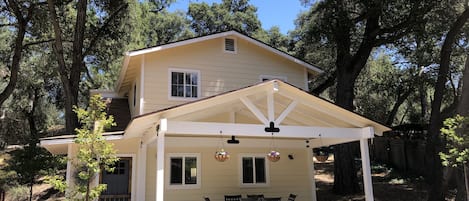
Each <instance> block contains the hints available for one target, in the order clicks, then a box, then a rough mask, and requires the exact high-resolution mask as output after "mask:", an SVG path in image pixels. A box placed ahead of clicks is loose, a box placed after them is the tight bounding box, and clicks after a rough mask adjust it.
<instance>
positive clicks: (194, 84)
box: [170, 70, 199, 98]
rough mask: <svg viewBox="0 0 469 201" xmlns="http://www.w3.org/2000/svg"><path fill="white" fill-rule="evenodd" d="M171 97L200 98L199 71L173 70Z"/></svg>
mask: <svg viewBox="0 0 469 201" xmlns="http://www.w3.org/2000/svg"><path fill="white" fill-rule="evenodd" d="M170 90H171V97H176V98H198V97H199V93H198V91H199V73H198V72H185V71H177V70H172V71H171V87H170Z"/></svg>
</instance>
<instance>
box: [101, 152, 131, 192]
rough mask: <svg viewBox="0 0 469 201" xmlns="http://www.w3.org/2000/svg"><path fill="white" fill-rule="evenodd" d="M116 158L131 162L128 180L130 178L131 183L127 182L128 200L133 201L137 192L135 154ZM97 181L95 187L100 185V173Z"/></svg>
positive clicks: (120, 155)
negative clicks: (128, 159)
mask: <svg viewBox="0 0 469 201" xmlns="http://www.w3.org/2000/svg"><path fill="white" fill-rule="evenodd" d="M116 156H117V157H118V158H130V159H131V160H132V163H131V169H132V173H131V174H130V178H131V181H130V182H129V184H130V200H132V201H134V200H136V192H137V186H136V185H137V182H136V181H137V180H136V179H137V178H136V176H137V174H136V173H137V172H136V171H137V160H136V159H137V155H136V154H116ZM98 177H99V178H98V179H96V185H98V184H99V183H101V180H102V172H101V173H99V175H98Z"/></svg>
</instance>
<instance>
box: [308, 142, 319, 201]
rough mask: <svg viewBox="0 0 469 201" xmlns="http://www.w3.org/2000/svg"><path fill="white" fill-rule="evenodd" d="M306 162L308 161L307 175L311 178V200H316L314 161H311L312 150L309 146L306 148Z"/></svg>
mask: <svg viewBox="0 0 469 201" xmlns="http://www.w3.org/2000/svg"><path fill="white" fill-rule="evenodd" d="M306 150H307V152H308V153H306V157H307V158H308V159H307V160H306V163H308V176H309V178H310V179H311V200H312V201H316V200H317V198H316V180H315V179H314V172H315V171H314V161H313V150H312V149H311V148H307V149H306Z"/></svg>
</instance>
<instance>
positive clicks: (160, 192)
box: [155, 119, 168, 201]
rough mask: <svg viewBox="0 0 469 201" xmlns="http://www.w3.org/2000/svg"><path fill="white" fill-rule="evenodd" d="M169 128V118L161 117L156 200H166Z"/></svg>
mask: <svg viewBox="0 0 469 201" xmlns="http://www.w3.org/2000/svg"><path fill="white" fill-rule="evenodd" d="M167 128H168V127H167V119H161V120H160V130H159V131H157V132H156V135H157V137H156V140H157V141H156V146H157V147H156V182H155V184H156V189H155V190H156V191H155V192H156V201H164V187H165V186H164V168H165V165H164V162H165V158H164V155H165V140H166V139H165V138H166V137H165V134H166V131H167Z"/></svg>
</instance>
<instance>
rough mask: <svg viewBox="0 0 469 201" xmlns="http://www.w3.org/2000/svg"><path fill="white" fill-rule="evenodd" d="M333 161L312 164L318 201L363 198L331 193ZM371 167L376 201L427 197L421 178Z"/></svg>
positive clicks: (421, 199)
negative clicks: (408, 177)
mask: <svg viewBox="0 0 469 201" xmlns="http://www.w3.org/2000/svg"><path fill="white" fill-rule="evenodd" d="M333 163H334V162H333V159H332V160H331V159H329V160H327V161H326V162H317V161H316V163H315V165H314V166H315V176H314V178H315V180H316V187H317V189H318V190H317V198H318V201H352V200H353V201H355V200H365V196H364V195H363V193H360V194H357V195H351V196H340V195H334V194H333V193H332V186H333V183H334V180H333V179H334V176H333V172H334V169H333V168H334V164H333ZM372 169H373V170H372V177H373V178H372V180H373V192H374V197H375V200H376V201H397V200H399V201H423V200H426V199H427V192H426V189H427V187H426V184H425V183H424V181H423V179H421V178H412V179H403V178H402V177H400V175H399V174H398V173H395V172H392V170H390V169H389V168H386V167H382V166H378V167H376V166H373V167H372ZM361 185H362V184H361ZM362 189H363V186H362ZM450 200H451V199H450Z"/></svg>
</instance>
